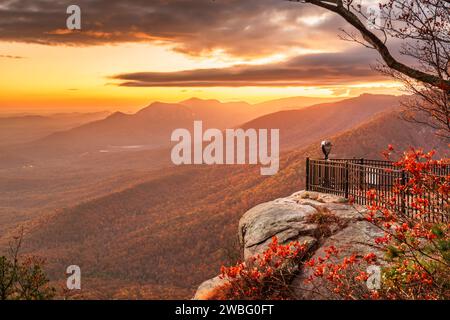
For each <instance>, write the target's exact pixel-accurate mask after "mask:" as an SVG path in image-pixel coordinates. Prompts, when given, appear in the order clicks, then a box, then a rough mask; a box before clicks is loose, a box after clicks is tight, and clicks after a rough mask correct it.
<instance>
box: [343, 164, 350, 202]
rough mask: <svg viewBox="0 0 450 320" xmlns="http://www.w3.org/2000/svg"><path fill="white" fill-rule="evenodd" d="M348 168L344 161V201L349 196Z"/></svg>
mask: <svg viewBox="0 0 450 320" xmlns="http://www.w3.org/2000/svg"><path fill="white" fill-rule="evenodd" d="M348 168H349V165H348V161H346V162H345V196H344V198H345V199H348V196H349V183H348V180H349V179H348V178H349V174H348Z"/></svg>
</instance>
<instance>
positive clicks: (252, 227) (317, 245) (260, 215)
mask: <svg viewBox="0 0 450 320" xmlns="http://www.w3.org/2000/svg"><path fill="white" fill-rule="evenodd" d="M363 213H364V209H363V208H362V207H355V206H353V205H350V204H348V203H347V201H346V200H345V199H343V198H342V197H338V196H334V195H329V194H321V193H317V192H309V191H300V192H297V193H294V194H293V195H291V196H289V197H286V198H281V199H277V200H274V201H270V202H267V203H262V204H260V205H257V206H256V207H254V208H252V209H250V210H249V211H247V212H246V213H245V214H244V215H243V216H242V218H241V219H240V221H239V230H238V233H239V241H240V244H241V247H242V250H243V253H244V259H245V260H247V259H249V258H250V257H252V256H254V255H257V254H260V253H263V252H264V251H265V250H266V249H267V248H268V246H269V245H270V243H271V241H272V238H273V237H277V239H278V242H279V243H280V244H287V243H289V242H291V241H299V242H300V243H303V244H305V245H306V248H307V252H306V253H309V254H319V252H320V250H321V248H323V247H326V246H327V245H328V244H330V243H332V244H334V245H335V246H336V247H337V246H341V245H342V246H343V247H345V248H347V249H346V250H348V252H353V251H361V252H366V251H367V248H366V247H365V246H363V245H362V244H361V243H363V242H365V241H369V240H370V239H373V238H372V237H373V236H375V231H374V230H372V229H371V228H370V225H369V224H368V223H367V222H365V221H363ZM314 250H316V251H314ZM225 281H226V280H223V279H220V278H217V277H216V278H213V279H211V280H208V281H206V282H204V283H203V284H202V285H201V286H200V287H199V289H198V290H197V293H196V295H195V298H196V299H202V298H205V297H208V296H210V293H211V292H213V291H214V290H215V289H216V288H218V287H220V286H223V284H224V283H225Z"/></svg>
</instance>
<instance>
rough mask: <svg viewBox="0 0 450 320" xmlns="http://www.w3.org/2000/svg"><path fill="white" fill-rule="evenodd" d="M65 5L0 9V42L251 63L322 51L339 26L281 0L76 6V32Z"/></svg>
mask: <svg viewBox="0 0 450 320" xmlns="http://www.w3.org/2000/svg"><path fill="white" fill-rule="evenodd" d="M69 4H71V3H70V2H69V1H65V0H54V1H47V0H10V1H7V2H6V3H5V4H3V5H2V6H0V40H4V41H20V42H30V43H40V44H47V45H101V44H109V43H120V42H151V43H158V44H166V45H170V46H171V47H172V48H173V50H175V51H179V52H182V53H185V54H189V55H194V56H199V55H203V54H209V53H211V52H213V51H215V50H220V51H221V52H224V53H226V54H229V55H232V56H241V57H243V56H245V57H255V56H264V55H270V54H273V53H277V52H280V51H285V50H288V49H292V48H295V47H300V48H314V49H320V48H329V47H330V45H332V44H333V43H334V44H337V43H339V40H338V39H337V37H336V34H337V33H338V31H337V30H338V28H339V27H341V26H343V25H344V24H343V20H342V19H340V18H339V17H337V16H335V15H332V14H329V13H327V12H326V11H324V10H321V9H320V8H317V7H314V6H310V5H306V4H300V3H293V2H288V1H285V0H245V1H243V0H215V1H214V0H171V1H167V0H151V1H147V0H127V1H123V0H78V1H77V5H79V6H80V7H81V12H82V30H81V31H74V32H71V31H69V30H67V29H66V27H65V20H66V17H67V14H66V8H67V6H68V5H69Z"/></svg>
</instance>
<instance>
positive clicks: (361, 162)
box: [359, 158, 364, 190]
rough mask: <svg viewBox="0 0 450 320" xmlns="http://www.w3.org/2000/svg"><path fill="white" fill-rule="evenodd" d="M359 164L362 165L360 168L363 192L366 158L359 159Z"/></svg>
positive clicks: (360, 183) (360, 188) (360, 187)
mask: <svg viewBox="0 0 450 320" xmlns="http://www.w3.org/2000/svg"><path fill="white" fill-rule="evenodd" d="M359 164H360V165H361V166H360V167H359V190H363V185H364V168H363V165H364V158H361V159H359Z"/></svg>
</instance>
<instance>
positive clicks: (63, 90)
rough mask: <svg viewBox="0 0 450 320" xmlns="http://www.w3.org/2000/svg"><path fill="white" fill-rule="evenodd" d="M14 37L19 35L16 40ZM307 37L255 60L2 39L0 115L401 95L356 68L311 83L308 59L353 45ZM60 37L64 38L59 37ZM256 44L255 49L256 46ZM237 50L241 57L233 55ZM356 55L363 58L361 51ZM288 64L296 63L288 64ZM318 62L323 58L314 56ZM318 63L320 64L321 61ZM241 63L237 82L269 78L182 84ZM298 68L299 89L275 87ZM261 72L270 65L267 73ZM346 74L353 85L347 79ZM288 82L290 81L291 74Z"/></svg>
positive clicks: (154, 46) (228, 53)
mask: <svg viewBox="0 0 450 320" xmlns="http://www.w3.org/2000/svg"><path fill="white" fill-rule="evenodd" d="M267 1H269V0H267ZM329 18H330V17H329V16H327V15H323V14H321V15H317V14H316V13H311V14H309V15H308V14H305V15H304V16H302V17H301V19H300V18H298V19H297V20H296V23H298V24H301V25H302V26H304V27H310V28H313V27H316V26H317V25H320V24H322V23H325V22H326V21H327V19H329ZM283 19H284V20H283ZM226 21H227V20H226V19H225V22H226ZM18 23H19V22H18ZM272 23H273V25H274V26H277V27H279V26H280V25H281V26H283V24H284V25H285V27H284V28H283V29H282V31H283V32H284V33H282V34H283V35H286V38H287V32H291V30H290V29H289V28H292V25H291V23H288V20H287V18H286V17H284V16H283V15H282V14H280V16H275V18H273V21H272ZM0 24H1V23H0ZM249 26H251V25H248V26H246V27H245V28H244V29H245V30H247V29H248V28H249ZM0 27H1V25H0ZM287 27H289V28H287ZM51 29H53V28H52V27H50V26H49V30H51ZM277 30H278V29H277ZM294 31H295V30H294ZM24 32H25V31H24ZM280 32H281V31H280ZM47 33H48V32H47ZM15 36H16V37H20V36H21V35H20V34H19V35H15ZM65 36H67V37H69V36H70V34H69V35H61V37H65ZM199 36H201V34H200V35H199ZM314 37H317V35H312V36H311V37H310V38H308V39H307V45H293V46H292V47H286V48H285V49H284V50H275V49H274V50H273V52H270V51H268V50H266V49H265V47H262V48H263V49H261V50H260V52H261V54H255V53H253V52H249V53H248V52H247V51H248V50H249V49H248V48H241V47H240V48H231V47H229V46H230V44H229V43H221V42H220V41H219V40H218V41H217V45H215V43H214V41H213V42H211V41H209V42H208V46H209V47H208V50H200V49H198V50H200V51H198V52H193V50H197V47H195V48H194V49H192V48H190V49H189V52H187V50H184V49H183V50H180V49H179V48H178V47H177V45H180V41H181V42H182V41H184V42H183V45H184V46H186V43H187V44H192V46H193V45H194V43H195V45H196V46H200V44H197V43H196V41H197V38H189V39H188V40H186V39H184V38H183V39H181V40H180V39H178V38H174V39H173V40H170V39H168V40H167V41H164V42H163V43H162V42H160V41H159V42H139V41H130V42H123V41H117V42H105V43H95V44H94V45H91V44H89V45H83V44H71V43H68V44H66V43H60V44H56V45H55V44H54V43H53V44H51V45H49V44H36V43H30V41H28V40H26V41H22V40H20V39H17V41H15V40H14V39H3V40H2V38H1V36H0V70H1V77H0V112H7V113H11V112H65V111H97V110H121V111H136V110H137V109H139V108H142V107H144V106H146V105H148V104H149V103H150V102H152V101H156V100H158V101H168V102H175V101H180V100H184V99H187V98H190V97H193V96H195V97H199V98H208V99H209V98H214V99H219V100H222V101H231V100H245V101H248V102H261V101H265V100H270V99H276V98H281V97H287V96H302V95H304V96H319V97H325V96H344V97H347V96H355V95H358V94H360V93H362V92H370V93H389V94H399V93H400V91H399V90H398V89H399V85H398V84H396V83H394V82H392V81H390V80H388V79H381V78H379V77H378V78H373V77H372V76H371V75H370V76H369V75H367V72H366V71H364V72H363V71H361V69H362V67H355V69H354V70H352V71H351V72H350V71H349V74H348V75H345V76H342V79H341V78H340V72H342V71H339V69H337V70H331V71H330V72H328V71H327V70H328V69H332V68H329V67H328V69H326V70H325V68H324V71H323V72H324V73H326V74H325V75H324V78H326V79H327V81H326V82H324V83H321V81H319V80H318V79H317V78H314V77H312V76H313V74H314V73H317V71H314V70H312V71H311V72H310V73H308V72H309V71H308V70H310V68H311V66H313V67H314V61H315V60H311V59H316V57H315V55H320V54H324V53H325V54H326V53H339V52H344V55H345V50H347V47H350V48H355V46H354V45H353V46H352V47H351V46H350V45H347V44H346V43H340V42H339V41H337V40H336V41H334V40H333V41H332V42H329V44H328V45H324V43H323V42H322V41H320V40H319V39H315V38H314ZM334 37H336V38H337V36H336V35H335V34H333V35H330V39H334ZM60 39H62V40H64V38H60ZM291 42H292V41H291ZM211 43H212V44H211ZM221 45H223V49H222V48H221V47H220V46H221ZM256 45H261V44H259V43H255V46H256ZM227 46H228V47H227ZM283 48H284V47H283ZM237 50H240V51H239V52H238V53H236V51H237ZM244 50H246V51H244ZM240 52H242V54H241V53H240ZM358 54H359V55H364V53H358ZM308 55H310V56H311V58H308V61H313V62H308V63H309V64H308V63H307V64H306V65H305V63H303V62H302V60H301V58H302V57H303V56H304V57H307V56H308ZM294 58H295V59H296V60H295V61H296V63H297V64H293V63H292V62H291V61H293V60H294ZM318 59H327V58H326V56H325V58H321V56H320V57H319V58H318ZM298 61H300V63H299V62H298ZM318 61H320V60H318ZM324 61H325V62H327V60H324ZM339 61H340V60H339ZM347 63H348V62H347ZM317 64H319V63H317ZM336 64H339V62H337V63H336ZM360 64H361V65H362V66H363V65H365V62H364V61H362V62H360ZM241 65H245V70H244V71H239V73H240V74H242V75H243V76H244V78H243V79H244V80H245V79H247V78H248V77H251V74H253V72H255V70H256V72H260V73H261V72H262V73H263V74H264V75H265V74H271V76H270V78H268V79H269V82H270V83H269V85H262V86H261V85H260V84H259V83H257V84H254V85H253V82H251V83H252V85H251V86H250V85H242V86H239V85H238V86H236V85H234V84H231V85H228V84H229V83H231V82H230V77H229V75H226V77H228V78H227V80H226V81H228V82H226V83H223V80H222V78H223V77H224V76H223V75H218V76H217V77H218V78H219V80H220V83H221V84H220V86H217V85H215V84H214V82H213V84H211V80H210V79H206V82H208V84H206V85H205V86H202V85H201V84H200V85H199V84H197V85H195V86H192V87H190V86H189V83H191V82H189V81H192V80H193V79H194V80H195V79H196V77H198V73H199V72H198V71H199V70H200V73H201V71H202V70H203V69H208V70H211V74H215V73H216V71H217V72H218V73H219V74H221V72H222V70H231V71H230V72H231V75H233V72H235V71H234V69H227V68H232V67H234V66H241ZM298 65H300V67H299V68H300V69H299V70H300V71H301V72H303V74H304V76H301V77H300V76H299V77H300V78H301V80H302V81H303V82H301V83H299V82H298V81H297V80H298V79H295V81H294V82H292V83H293V84H292V85H291V84H288V85H286V84H283V85H280V86H278V85H277V83H278V82H279V81H281V82H284V81H285V79H284V78H282V77H281V76H279V74H284V70H285V69H287V68H291V67H292V66H295V67H296V68H298ZM355 65H356V63H355ZM266 66H270V70H267V67H266ZM272 66H273V68H275V69H277V68H278V69H280V68H281V71H282V72H280V70H278V69H277V70H275V71H273V70H271V69H272ZM260 67H266V69H264V71H258V70H259V68H260ZM363 67H367V66H363ZM184 70H188V71H189V72H190V73H189V75H188V76H189V77H190V78H189V80H188V81H187V82H183V84H181V85H179V86H172V85H171V84H170V83H171V81H174V80H173V79H172V78H174V77H175V78H176V79H178V73H179V72H180V71H184ZM239 70H240V69H239ZM295 70H297V69H295ZM139 72H150V73H151V74H150V75H147V76H146V78H145V79H147V78H148V77H150V79H153V77H154V76H155V75H156V76H158V77H159V76H160V74H161V77H163V78H164V79H166V78H168V79H169V80H162V81H163V83H164V85H161V87H158V84H156V85H155V84H152V85H150V86H148V82H142V81H141V78H139V77H138V78H137V79H135V75H134V73H139ZM295 72H296V71H295ZM295 72H294V74H295ZM327 73H329V74H327ZM353 73H354V74H355V79H356V80H355V81H352V75H353ZM130 74H131V75H130ZM117 75H125V76H124V77H131V78H132V79H133V81H132V82H131V83H132V84H133V86H119V84H120V83H123V82H124V80H123V78H120V79H112V77H113V76H117ZM309 75H311V80H309ZM245 77H247V78H245ZM204 80H205V79H203V80H202V81H204ZM288 80H289V81H292V76H291V78H289V79H288ZM146 81H147V80H146ZM213 81H216V79H213ZM231 81H233V77H231ZM309 81H310V82H309ZM168 83H169V85H168ZM202 83H203V82H202ZM134 84H137V86H134ZM142 84H143V85H142ZM272 84H274V85H272Z"/></svg>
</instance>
